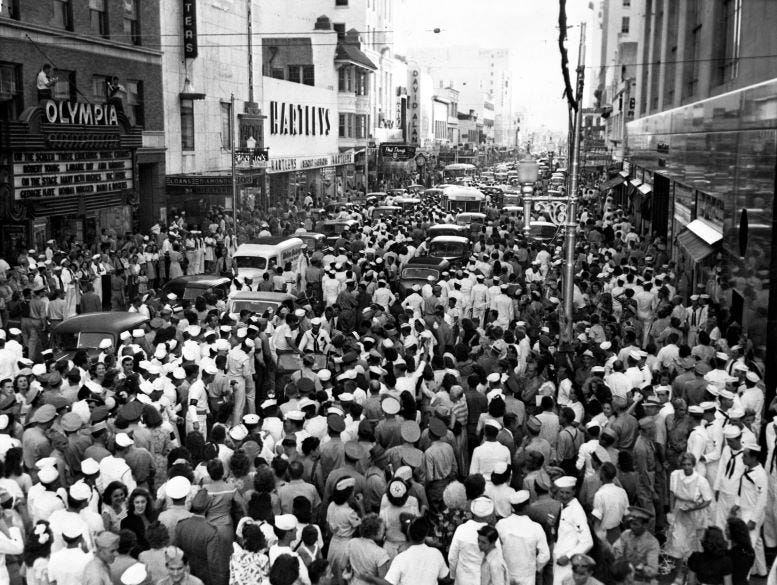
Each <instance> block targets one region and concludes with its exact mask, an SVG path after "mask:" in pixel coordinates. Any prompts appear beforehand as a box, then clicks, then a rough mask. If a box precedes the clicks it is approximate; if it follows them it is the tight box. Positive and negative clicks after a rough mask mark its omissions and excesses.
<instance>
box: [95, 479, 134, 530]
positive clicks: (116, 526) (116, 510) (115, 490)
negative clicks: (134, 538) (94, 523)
mask: <svg viewBox="0 0 777 585" xmlns="http://www.w3.org/2000/svg"><path fill="white" fill-rule="evenodd" d="M128 494H129V491H128V490H127V486H126V485H124V484H123V483H121V482H120V481H112V482H111V483H109V484H108V487H106V488H105V491H103V498H102V517H103V524H104V525H105V529H106V530H110V531H111V532H118V531H119V530H121V523H122V522H123V521H124V519H125V518H126V517H127V495H128Z"/></svg>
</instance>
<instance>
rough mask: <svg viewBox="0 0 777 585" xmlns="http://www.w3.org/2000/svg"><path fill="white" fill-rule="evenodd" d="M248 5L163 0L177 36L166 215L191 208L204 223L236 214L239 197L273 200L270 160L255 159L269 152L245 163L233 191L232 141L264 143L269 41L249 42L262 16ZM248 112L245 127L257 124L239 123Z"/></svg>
mask: <svg viewBox="0 0 777 585" xmlns="http://www.w3.org/2000/svg"><path fill="white" fill-rule="evenodd" d="M248 6H249V5H248V3H247V2H240V1H238V0H197V1H196V2H195V1H193V0H184V1H183V2H173V3H169V4H168V3H163V5H162V6H161V23H162V31H163V34H164V35H165V36H164V37H163V38H165V39H170V40H166V42H165V51H164V57H163V65H164V108H165V134H166V138H167V176H166V180H165V182H166V191H167V197H168V207H167V209H165V214H164V215H165V216H169V219H172V218H174V217H175V216H176V215H177V214H178V213H180V212H182V211H185V212H186V213H187V216H188V220H189V223H190V224H194V225H198V224H200V223H201V222H202V221H204V220H205V218H206V216H207V215H208V213H210V212H211V211H213V210H223V211H226V212H227V216H231V214H232V210H233V209H234V207H235V203H234V201H233V198H234V195H236V196H237V198H238V207H240V206H241V205H243V206H246V205H247V206H248V207H254V206H256V205H257V204H259V205H261V204H263V203H266V201H264V200H263V193H266V186H265V169H264V165H265V164H266V161H262V160H255V159H261V158H263V157H262V156H258V157H249V158H250V160H248V161H246V162H245V164H243V162H242V161H241V163H239V166H240V168H239V170H238V171H237V172H236V178H235V184H236V187H235V193H234V194H233V181H232V160H231V155H232V147H233V144H232V142H233V140H235V141H237V142H236V144H235V145H234V147H235V148H236V149H240V148H246V141H247V140H248V138H249V137H253V139H254V140H255V144H254V143H253V142H252V144H254V148H255V149H257V151H258V152H260V153H261V152H262V148H263V132H262V124H261V118H258V116H259V114H260V112H259V111H258V110H259V108H258V105H257V102H260V101H261V83H260V80H261V64H262V61H261V57H262V47H261V43H260V42H258V41H256V40H255V38H252V42H251V43H249V42H248V39H249V26H250V27H251V29H254V28H255V27H256V25H257V22H258V15H257V14H256V13H255V12H252V13H251V14H250V15H249V12H248ZM225 39H228V40H225ZM233 98H234V104H233V103H232V99H233ZM246 114H249V115H253V116H254V120H253V124H250V123H248V122H246V123H245V124H244V126H245V127H248V128H250V127H251V126H253V127H254V128H255V129H256V130H254V131H250V130H248V131H246V130H245V128H244V129H243V131H242V132H241V131H240V130H239V129H238V124H239V123H240V122H239V120H240V121H242V120H243V117H244V116H246ZM238 116H240V118H238ZM257 118H258V119H257ZM264 158H266V157H264ZM162 219H165V218H162Z"/></svg>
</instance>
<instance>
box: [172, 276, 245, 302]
mask: <svg viewBox="0 0 777 585" xmlns="http://www.w3.org/2000/svg"><path fill="white" fill-rule="evenodd" d="M231 284H232V280H231V279H230V278H227V277H226V276H215V275H212V274H193V275H191V276H179V277H178V278H174V279H173V280H171V281H169V282H168V283H167V284H165V285H164V286H163V287H162V290H163V291H164V293H165V294H166V295H168V294H170V293H173V294H174V295H175V296H177V297H178V298H179V299H187V300H194V299H196V298H197V297H200V296H203V295H206V294H207V293H214V294H215V295H216V297H218V298H220V299H224V298H226V297H227V295H229V287H230V285H231Z"/></svg>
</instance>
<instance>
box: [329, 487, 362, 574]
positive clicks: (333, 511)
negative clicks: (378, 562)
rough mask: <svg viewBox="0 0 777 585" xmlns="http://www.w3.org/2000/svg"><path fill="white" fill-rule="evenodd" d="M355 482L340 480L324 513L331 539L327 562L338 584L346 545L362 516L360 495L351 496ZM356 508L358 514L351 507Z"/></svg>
mask: <svg viewBox="0 0 777 585" xmlns="http://www.w3.org/2000/svg"><path fill="white" fill-rule="evenodd" d="M355 485H356V482H355V480H354V479H353V478H352V477H346V478H343V479H341V480H340V481H338V482H337V484H336V485H335V489H334V491H333V493H332V501H331V502H330V503H329V508H327V511H326V525H327V528H328V529H329V532H330V534H331V535H332V539H331V541H330V542H329V552H328V554H327V557H326V558H327V560H328V561H329V563H330V564H331V565H332V573H333V574H334V575H335V579H336V580H337V581H338V582H339V581H340V576H341V574H342V571H343V569H344V568H345V566H346V563H347V561H348V543H349V542H350V540H351V539H352V538H353V537H354V534H355V533H356V529H357V528H358V527H359V524H361V517H362V516H364V507H363V505H362V495H361V494H357V495H356V497H354V495H353V490H354V486H355ZM352 504H353V506H354V507H356V508H358V510H359V511H358V512H357V511H356V510H355V509H354V507H352Z"/></svg>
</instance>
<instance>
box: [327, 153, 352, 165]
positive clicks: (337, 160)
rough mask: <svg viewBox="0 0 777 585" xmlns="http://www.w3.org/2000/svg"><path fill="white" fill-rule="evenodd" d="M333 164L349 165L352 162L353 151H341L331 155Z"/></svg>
mask: <svg viewBox="0 0 777 585" xmlns="http://www.w3.org/2000/svg"><path fill="white" fill-rule="evenodd" d="M332 164H333V165H350V164H353V152H343V153H340V154H336V155H334V156H333V157H332Z"/></svg>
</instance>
